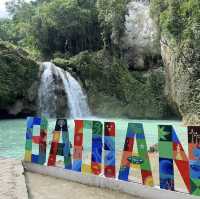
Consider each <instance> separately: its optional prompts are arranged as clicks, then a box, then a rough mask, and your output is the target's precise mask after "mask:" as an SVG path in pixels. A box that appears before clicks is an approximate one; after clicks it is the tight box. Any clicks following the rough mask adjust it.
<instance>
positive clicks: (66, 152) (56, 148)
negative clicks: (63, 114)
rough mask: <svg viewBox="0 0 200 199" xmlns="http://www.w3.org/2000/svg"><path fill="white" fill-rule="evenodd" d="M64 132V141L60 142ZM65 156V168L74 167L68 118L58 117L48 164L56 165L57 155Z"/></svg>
mask: <svg viewBox="0 0 200 199" xmlns="http://www.w3.org/2000/svg"><path fill="white" fill-rule="evenodd" d="M61 132H62V143H59V140H60V134H61ZM57 155H60V156H64V165H65V169H71V168H72V163H71V162H72V161H71V153H70V141H69V135H68V127H67V120H66V119H58V120H57V121H56V126H55V130H54V131H53V140H52V143H51V149H50V154H49V159H48V166H55V164H56V156H57Z"/></svg>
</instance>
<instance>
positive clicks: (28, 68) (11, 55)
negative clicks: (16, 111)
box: [0, 41, 39, 107]
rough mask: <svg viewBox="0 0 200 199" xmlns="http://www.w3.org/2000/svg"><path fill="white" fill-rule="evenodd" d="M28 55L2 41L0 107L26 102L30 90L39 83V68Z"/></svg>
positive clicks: (0, 43)
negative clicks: (18, 100) (36, 82)
mask: <svg viewBox="0 0 200 199" xmlns="http://www.w3.org/2000/svg"><path fill="white" fill-rule="evenodd" d="M27 55H28V54H27V53H26V52H25V51H23V50H21V49H19V48H16V47H15V46H13V45H11V44H9V43H7V42H2V41H0V107H5V106H8V105H12V104H13V103H15V102H16V100H17V99H23V100H26V99H27V98H28V94H27V92H28V89H29V88H30V87H31V85H32V84H33V82H34V81H37V77H38V71H39V66H38V65H37V64H36V63H35V62H34V61H33V60H31V59H30V58H28V57H27Z"/></svg>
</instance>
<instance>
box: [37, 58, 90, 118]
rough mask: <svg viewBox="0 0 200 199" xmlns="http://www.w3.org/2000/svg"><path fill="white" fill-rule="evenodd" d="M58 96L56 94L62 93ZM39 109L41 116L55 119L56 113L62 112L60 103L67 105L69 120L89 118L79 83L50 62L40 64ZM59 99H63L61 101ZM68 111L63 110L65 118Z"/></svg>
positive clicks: (88, 111) (85, 99)
mask: <svg viewBox="0 0 200 199" xmlns="http://www.w3.org/2000/svg"><path fill="white" fill-rule="evenodd" d="M63 92H64V95H63V94H62V95H61V96H58V93H63ZM38 98H39V109H40V112H41V113H42V114H45V115H47V116H49V117H56V116H57V115H58V114H57V113H58V111H63V108H60V110H59V108H58V106H60V107H63V106H61V105H60V104H59V100H60V102H63V101H64V103H65V105H66V104H67V106H66V107H67V108H66V109H69V116H70V117H71V118H83V117H88V116H90V109H89V106H88V104H87V97H86V95H85V94H84V93H83V90H82V88H81V86H80V84H79V82H78V81H77V80H76V79H75V78H74V77H73V76H72V75H71V74H70V73H69V72H67V71H64V70H63V69H61V68H59V67H57V66H55V65H54V64H53V63H51V62H44V63H43V64H42V75H41V81H40V88H39V91H38ZM60 98H64V100H61V99H60ZM67 113H68V110H64V115H65V116H67V115H68V114H67Z"/></svg>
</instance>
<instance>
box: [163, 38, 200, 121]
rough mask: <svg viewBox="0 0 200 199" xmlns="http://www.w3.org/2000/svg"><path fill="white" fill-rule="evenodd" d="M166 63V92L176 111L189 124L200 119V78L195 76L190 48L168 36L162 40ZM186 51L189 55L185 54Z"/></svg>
mask: <svg viewBox="0 0 200 199" xmlns="http://www.w3.org/2000/svg"><path fill="white" fill-rule="evenodd" d="M161 52H162V57H163V61H164V65H165V80H166V83H165V94H166V96H167V99H168V102H169V104H170V105H171V106H172V107H173V109H174V111H176V112H179V113H180V114H181V116H182V118H183V120H184V121H185V123H188V124H196V122H198V121H199V120H200V105H199V100H200V95H199V91H200V89H199V88H200V78H198V77H195V76H194V74H193V73H194V68H193V67H194V66H193V65H192V63H190V61H189V59H191V58H190V57H188V59H187V56H190V55H189V54H187V53H189V52H188V48H187V47H186V48H184V47H183V48H181V49H180V48H179V47H178V46H176V45H174V44H173V43H172V41H170V40H169V39H167V38H166V37H165V38H164V37H163V38H162V40H161ZM185 53H186V54H187V56H185Z"/></svg>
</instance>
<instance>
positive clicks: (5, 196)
mask: <svg viewBox="0 0 200 199" xmlns="http://www.w3.org/2000/svg"><path fill="white" fill-rule="evenodd" d="M23 173H24V168H23V166H22V163H21V161H20V160H16V159H13V158H3V157H0V198H2V199H10V198H15V199H28V193H27V188H26V183H25V178H24V175H23Z"/></svg>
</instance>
